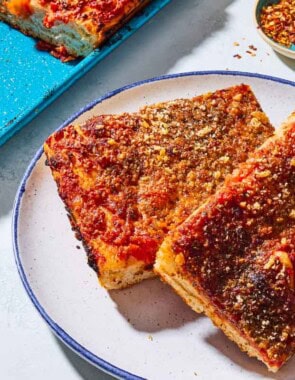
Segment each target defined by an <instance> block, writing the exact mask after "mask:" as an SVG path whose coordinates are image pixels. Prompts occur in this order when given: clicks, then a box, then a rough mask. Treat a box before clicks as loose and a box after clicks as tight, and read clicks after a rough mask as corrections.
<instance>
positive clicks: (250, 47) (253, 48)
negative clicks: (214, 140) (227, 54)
mask: <svg viewBox="0 0 295 380" xmlns="http://www.w3.org/2000/svg"><path fill="white" fill-rule="evenodd" d="M248 48H249V49H250V50H253V51H256V50H257V47H255V46H254V45H249V46H248Z"/></svg>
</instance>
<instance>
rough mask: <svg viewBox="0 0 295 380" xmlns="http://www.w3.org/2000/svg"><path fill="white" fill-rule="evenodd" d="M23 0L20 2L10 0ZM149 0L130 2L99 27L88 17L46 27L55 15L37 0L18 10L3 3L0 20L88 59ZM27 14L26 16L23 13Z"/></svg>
mask: <svg viewBox="0 0 295 380" xmlns="http://www.w3.org/2000/svg"><path fill="white" fill-rule="evenodd" d="M13 1H20V0H10V2H13ZM149 1H150V0H135V1H130V6H129V7H128V6H127V7H126V9H125V13H124V14H121V15H119V16H118V17H116V18H113V19H112V20H110V22H109V23H106V24H103V25H101V26H100V27H98V25H97V24H96V22H95V20H91V16H89V17H88V18H87V19H86V20H83V19H81V18H79V19H78V18H77V19H75V18H74V17H70V18H69V21H68V22H67V23H65V22H62V21H58V20H56V21H55V22H54V24H53V25H52V26H51V27H47V26H46V25H44V18H45V16H46V17H48V15H50V16H51V15H54V12H52V11H51V10H50V8H49V6H48V5H47V6H46V5H41V4H40V2H39V1H38V0H31V1H29V0H24V2H21V4H20V5H19V6H18V8H17V11H16V10H13V9H14V8H12V7H9V6H7V4H9V1H8V2H6V1H3V0H0V20H2V21H5V22H6V23H8V24H10V25H11V26H13V27H15V28H17V29H19V30H20V31H21V32H23V33H24V34H27V35H30V36H32V37H34V38H37V39H40V40H42V41H44V42H46V43H48V44H50V45H53V46H57V47H59V46H62V47H65V48H66V50H67V53H68V54H70V55H72V56H75V57H79V56H87V55H88V54H89V53H91V52H92V51H93V50H94V49H95V48H97V47H99V46H101V45H102V44H103V43H104V42H105V41H106V39H107V38H109V37H110V36H111V35H112V34H113V33H115V32H116V31H117V30H118V29H119V28H120V27H121V26H122V25H123V24H125V23H126V22H127V21H128V20H129V19H130V18H131V17H132V16H133V15H134V14H135V13H136V12H138V11H139V10H140V9H142V8H143V7H144V6H145V5H146V4H147V3H148V2H149ZM24 4H26V6H28V4H29V7H30V8H29V9H30V11H31V14H27V13H26V12H27V11H25V10H22V9H25V8H22V7H24ZM22 12H24V14H22Z"/></svg>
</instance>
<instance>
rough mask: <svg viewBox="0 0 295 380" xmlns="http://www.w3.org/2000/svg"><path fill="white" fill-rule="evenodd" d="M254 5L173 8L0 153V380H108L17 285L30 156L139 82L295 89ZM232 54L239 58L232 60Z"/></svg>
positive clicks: (214, 0)
mask: <svg viewBox="0 0 295 380" xmlns="http://www.w3.org/2000/svg"><path fill="white" fill-rule="evenodd" d="M254 3H255V1H254V0H172V1H171V3H170V5H168V6H167V7H166V8H165V9H164V10H162V11H161V12H160V14H158V15H157V16H156V17H155V18H154V19H153V20H151V21H150V22H149V23H148V24H147V25H145V26H144V27H143V28H142V29H141V30H140V31H138V32H137V33H136V34H135V35H134V36H133V37H131V38H130V39H129V40H128V41H127V42H125V43H123V44H122V45H121V46H120V47H119V48H118V49H117V50H116V51H114V52H113V53H112V54H111V55H110V56H108V57H107V58H106V59H105V60H104V61H102V62H100V63H99V64H98V65H97V66H96V67H95V68H94V69H93V70H92V71H91V72H89V73H88V74H87V75H85V76H84V77H83V78H82V79H80V80H79V81H78V82H77V83H76V84H75V85H74V86H73V87H71V88H70V89H69V90H68V91H67V92H66V93H65V94H63V95H62V96H61V97H60V98H59V99H58V100H56V101H55V102H54V103H53V104H52V105H51V106H50V107H48V108H47V109H46V110H45V111H43V112H42V113H41V114H40V115H39V116H38V117H37V118H36V119H35V120H34V121H32V122H31V123H30V124H29V125H27V126H26V127H25V128H23V130H22V131H21V132H19V133H18V134H17V135H16V136H14V137H13V138H12V139H11V140H10V141H8V142H7V143H6V144H5V145H4V146H3V147H1V148H0V379H2V380H6V379H9V380H10V379H22V380H27V379H28V380H34V379H42V380H49V379H50V380H52V379H58V380H59V379H63V380H68V379H69V380H76V379H90V380H92V379H97V380H106V379H111V377H110V376H108V375H106V374H103V373H102V372H101V371H99V370H98V369H96V368H94V367H93V366H92V365H90V364H88V363H87V362H85V361H84V360H83V359H81V358H79V357H78V356H77V355H76V354H75V353H73V352H72V351H71V350H69V349H68V348H67V347H66V346H65V345H64V344H63V343H61V342H59V341H58V340H57V338H55V336H54V335H53V334H52V333H51V331H50V330H49V329H48V327H47V326H46V325H45V323H44V322H43V320H42V319H41V317H40V316H39V315H38V313H37V311H36V310H35V309H34V307H33V305H32V304H31V301H30V300H29V298H28V296H27V295H26V293H25V291H24V289H23V287H22V284H21V282H20V279H19V277H18V273H17V270H16V267H15V263H14V257H13V250H12V240H11V232H10V226H11V213H12V207H13V201H14V197H15V193H16V190H17V187H18V184H19V182H20V180H21V178H22V175H23V173H24V170H25V168H26V167H27V165H28V164H29V162H30V160H31V158H32V157H33V155H34V153H35V151H36V150H37V149H38V147H39V146H40V145H41V144H42V143H43V141H44V139H45V138H46V137H47V136H48V135H49V134H50V133H51V132H52V131H54V130H55V129H56V128H57V127H58V126H59V125H60V124H61V123H62V122H63V121H64V120H66V119H67V118H68V117H69V116H70V115H71V114H72V113H74V112H76V111H77V110H79V109H80V108H81V107H82V106H84V105H85V104H87V103H88V102H90V101H92V100H93V99H95V98H98V97H100V96H101V95H103V94H104V93H106V92H108V91H110V90H113V89H115V88H118V87H120V86H123V85H125V84H128V83H132V82H134V81H138V80H142V79H145V78H149V77H154V76H158V75H162V74H167V73H177V72H186V71H194V70H238V71H248V72H256V73H263V74H269V75H273V76H277V77H282V78H286V79H289V80H294V81H295V72H294V69H295V61H292V60H290V59H287V58H284V57H282V56H279V55H277V54H276V53H275V52H274V51H272V50H271V48H270V47H268V45H266V44H265V43H264V42H263V41H262V40H261V39H260V37H259V35H258V34H257V31H256V30H255V27H254V24H253V6H254ZM235 42H237V43H239V46H235V44H234V43H235ZM249 45H254V46H255V47H257V51H256V56H255V57H253V56H250V55H249V54H247V53H246V50H248V46H249ZM235 54H240V55H241V56H242V58H241V59H237V58H235V57H234V55H235ZM294 105H295V102H294Z"/></svg>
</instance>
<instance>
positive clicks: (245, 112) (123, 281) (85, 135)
mask: <svg viewBox="0 0 295 380" xmlns="http://www.w3.org/2000/svg"><path fill="white" fill-rule="evenodd" d="M272 133H273V128H272V126H271V125H270V124H269V121H268V118H267V117H266V116H265V114H264V113H263V112H262V110H261V108H260V106H259V104H258V102H257V100H256V98H255V96H254V94H253V93H252V91H251V89H250V88H249V87H248V86H246V85H240V86H234V87H231V88H229V89H226V90H220V91H216V92H214V93H210V94H206V95H202V96H198V97H196V98H193V99H179V100H175V101H170V102H166V103H160V104H156V105H153V106H146V107H144V108H143V109H142V110H141V111H140V112H138V113H134V114H122V115H102V116H96V117H92V118H91V119H89V120H87V121H86V122H84V123H83V124H81V125H77V124H74V125H69V126H67V127H66V128H64V129H62V130H60V131H58V132H56V133H54V134H53V135H52V136H51V137H49V138H48V139H47V141H46V143H45V146H44V149H45V153H46V155H47V162H48V165H49V166H50V168H51V170H52V173H53V176H54V178H55V180H56V182H57V185H58V191H59V194H60V196H61V198H62V199H63V201H64V202H65V204H66V207H67V209H68V211H69V213H70V215H71V219H72V223H73V226H74V228H75V229H76V230H77V231H78V232H79V234H80V236H81V238H82V239H83V241H84V245H85V246H86V249H87V251H88V257H89V262H90V264H91V265H92V266H93V267H94V268H95V269H96V270H97V272H98V273H99V278H100V281H101V283H102V284H103V285H104V286H105V287H107V288H109V289H111V288H122V287H124V286H127V285H130V284H133V283H135V282H138V281H140V280H142V279H144V278H147V277H151V276H153V264H154V260H155V255H156V252H157V250H158V248H159V246H160V244H161V243H162V240H163V239H164V237H165V235H166V234H167V232H168V231H170V230H171V229H173V228H175V227H176V226H177V225H178V224H179V223H181V222H183V221H184V220H185V219H186V218H187V217H188V216H189V215H190V213H191V212H192V210H193V209H194V208H196V207H198V206H199V205H200V204H201V203H202V202H204V201H205V200H206V199H207V197H208V196H209V195H211V194H213V193H214V191H215V189H216V187H217V186H218V185H219V184H220V183H222V182H223V180H224V178H225V176H226V175H227V174H229V173H231V172H232V170H233V168H235V167H236V165H237V164H238V163H240V162H243V161H245V160H246V159H247V157H248V154H249V152H251V151H253V150H254V149H255V148H256V147H258V146H260V144H261V143H263V142H264V141H265V140H266V138H267V137H269V136H270V135H272Z"/></svg>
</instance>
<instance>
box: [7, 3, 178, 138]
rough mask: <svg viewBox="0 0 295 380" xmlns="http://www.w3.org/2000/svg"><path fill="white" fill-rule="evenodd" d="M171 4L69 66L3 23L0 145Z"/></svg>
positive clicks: (150, 11) (148, 12) (143, 15)
mask: <svg viewBox="0 0 295 380" xmlns="http://www.w3.org/2000/svg"><path fill="white" fill-rule="evenodd" d="M170 1H171V0H154V1H152V2H151V3H150V5H148V6H147V7H146V8H144V10H143V11H141V12H140V13H139V14H138V15H137V16H135V17H134V18H133V19H132V20H131V21H130V22H129V23H128V24H126V25H125V26H124V27H123V28H121V29H120V30H119V31H118V32H117V33H116V34H115V35H114V36H113V37H112V38H111V39H110V40H109V41H108V42H107V43H106V44H105V45H104V46H103V47H102V48H100V49H97V50H95V51H94V52H93V53H91V54H90V55H89V56H87V57H86V58H83V59H80V60H75V61H72V62H69V63H62V62H61V61H59V60H58V59H56V58H54V57H52V56H51V55H50V54H49V53H47V52H42V51H39V50H37V49H36V47H35V44H36V41H35V40H34V39H33V38H31V37H27V36H25V35H23V34H22V33H20V32H19V31H17V30H15V29H13V28H11V27H9V26H8V25H6V24H4V23H2V22H0V86H1V87H0V89H1V91H0V145H2V144H3V143H4V142H5V141H6V140H7V139H8V138H10V137H11V136H12V135H13V134H14V133H15V132H16V131H18V130H19V129H20V128H21V127H23V126H24V125H25V124H27V123H28V122H29V121H30V120H32V119H33V118H34V117H35V116H36V115H37V114H38V113H39V112H41V111H42V110H43V109H44V108H45V107H46V106H48V105H49V104H50V103H51V102H52V101H53V100H54V99H56V98H57V97H58V96H59V95H61V94H62V93H63V92H64V91H65V90H66V89H67V88H68V87H69V86H70V85H71V84H73V83H74V82H75V81H76V80H77V79H78V78H80V77H81V76H82V75H84V74H85V73H86V72H87V71H88V70H90V69H91V68H92V67H93V66H94V65H95V64H96V63H98V62H99V61H101V60H102V59H103V58H104V57H105V56H106V55H108V54H109V53H110V52H111V51H112V50H114V49H115V48H116V47H117V46H119V45H120V44H121V43H122V42H123V41H124V40H126V39H127V38H128V37H130V36H131V35H132V34H133V33H134V32H135V31H136V30H138V29H139V28H140V27H141V26H142V25H144V24H145V23H146V22H147V21H148V20H150V19H151V18H152V17H153V16H154V15H155V14H156V13H157V12H159V11H160V10H161V9H162V8H163V7H164V6H165V5H166V4H168V3H169V2H170Z"/></svg>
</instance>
